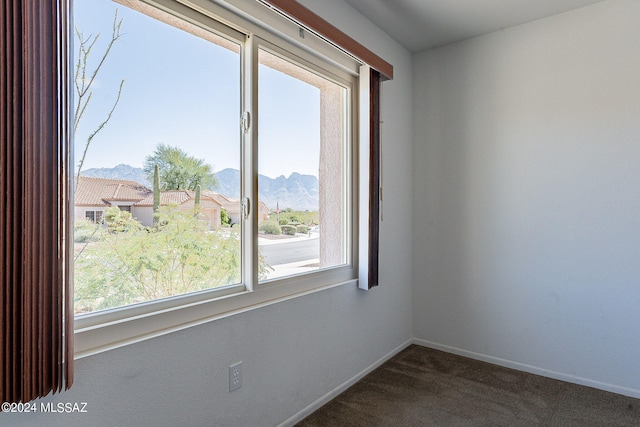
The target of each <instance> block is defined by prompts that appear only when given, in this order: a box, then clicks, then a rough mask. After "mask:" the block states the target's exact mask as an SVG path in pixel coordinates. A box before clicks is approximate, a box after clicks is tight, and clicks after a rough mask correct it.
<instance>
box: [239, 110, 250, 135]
mask: <svg viewBox="0 0 640 427" xmlns="http://www.w3.org/2000/svg"><path fill="white" fill-rule="evenodd" d="M240 122H241V127H242V131H243V132H244V133H249V127H250V126H251V114H250V113H249V112H248V111H245V112H244V113H242V118H241V120H240Z"/></svg>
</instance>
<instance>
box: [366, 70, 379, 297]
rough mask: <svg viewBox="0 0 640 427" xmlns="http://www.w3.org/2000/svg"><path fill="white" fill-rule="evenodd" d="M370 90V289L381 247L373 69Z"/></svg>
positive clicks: (375, 282) (375, 74)
mask: <svg viewBox="0 0 640 427" xmlns="http://www.w3.org/2000/svg"><path fill="white" fill-rule="evenodd" d="M369 81H370V88H369V117H370V122H369V139H370V141H369V260H368V262H369V281H368V285H369V289H371V288H373V287H374V286H378V259H379V255H378V251H379V246H380V227H379V224H380V83H381V81H382V77H381V76H380V73H379V72H377V71H376V70H374V69H371V75H370V80H369Z"/></svg>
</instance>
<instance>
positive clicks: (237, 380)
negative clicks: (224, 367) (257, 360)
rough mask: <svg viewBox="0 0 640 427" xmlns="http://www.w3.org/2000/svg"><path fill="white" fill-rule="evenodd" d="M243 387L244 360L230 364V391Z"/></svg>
mask: <svg viewBox="0 0 640 427" xmlns="http://www.w3.org/2000/svg"><path fill="white" fill-rule="evenodd" d="M240 387H242V362H237V363H234V364H233V365H231V366H229V391H230V392H231V391H233V390H237V389H239V388H240Z"/></svg>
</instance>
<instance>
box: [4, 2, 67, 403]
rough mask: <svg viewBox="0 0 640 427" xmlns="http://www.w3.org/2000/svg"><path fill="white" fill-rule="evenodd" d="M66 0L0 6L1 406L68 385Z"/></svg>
mask: <svg viewBox="0 0 640 427" xmlns="http://www.w3.org/2000/svg"><path fill="white" fill-rule="evenodd" d="M69 12H70V5H69V0H22V1H4V2H2V4H1V5H0V36H1V37H2V39H1V41H0V45H1V48H2V53H1V57H0V62H1V63H0V80H1V81H0V135H1V138H2V140H1V145H0V262H1V263H2V268H1V269H0V280H1V284H0V285H1V288H0V311H1V313H0V319H1V325H0V343H1V344H0V345H1V346H2V349H1V351H0V366H1V368H0V369H2V378H1V379H0V381H1V387H0V402H18V401H22V402H27V401H30V400H33V399H35V398H37V397H41V396H45V395H47V394H49V393H50V392H51V391H53V392H56V391H60V390H62V388H63V387H66V388H69V387H70V385H71V383H72V382H73V367H72V364H73V349H72V337H73V312H72V310H71V289H70V286H69V283H70V280H69V279H70V278H69V275H70V270H69V266H68V263H67V260H68V259H69V255H70V254H69V248H68V247H67V246H68V244H67V243H68V241H69V240H68V239H69V236H70V229H69V228H70V227H69V225H70V222H69V215H68V213H69V206H70V204H69V200H70V194H69V180H68V176H67V175H68V172H69V170H68V167H69V156H70V151H69V126H68V124H69V99H68V80H69V75H68V67H67V57H68V51H67V49H68V17H69V16H70V15H69Z"/></svg>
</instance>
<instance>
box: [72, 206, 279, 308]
mask: <svg viewBox="0 0 640 427" xmlns="http://www.w3.org/2000/svg"><path fill="white" fill-rule="evenodd" d="M125 214H126V212H125ZM159 215H160V224H159V226H157V227H153V228H145V227H142V226H140V225H139V223H137V221H136V220H135V219H131V218H130V215H119V214H118V212H115V211H113V212H112V215H111V217H110V218H111V224H109V225H110V227H113V230H111V232H108V233H103V236H102V240H101V241H100V242H97V243H95V244H92V245H89V246H87V248H86V250H84V251H83V252H82V254H81V256H79V258H78V259H77V260H76V262H75V304H76V308H77V309H81V310H84V309H88V311H93V310H98V309H105V308H112V307H119V306H122V305H127V304H133V303H137V302H143V301H149V300H153V299H158V298H165V297H169V296H173V295H179V294H184V293H187V292H193V291H199V290H203V289H210V288H215V287H218V286H226V285H228V284H231V283H238V282H239V281H240V279H241V271H240V259H241V252H240V239H239V235H238V234H237V233H236V232H234V231H231V232H215V231H214V232H212V231H209V230H208V224H207V223H206V221H199V220H198V219H197V218H195V217H194V216H193V215H192V214H191V213H189V212H181V211H179V210H178V209H176V208H173V207H166V206H163V207H161V208H160V210H159ZM266 268H268V266H266V264H265V262H264V259H263V258H260V261H259V265H258V271H259V273H262V272H264V271H265V269H266Z"/></svg>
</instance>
